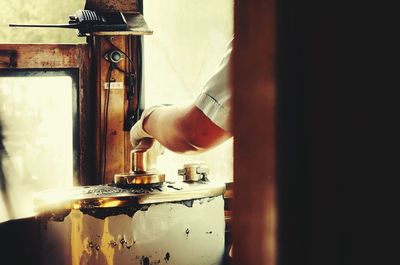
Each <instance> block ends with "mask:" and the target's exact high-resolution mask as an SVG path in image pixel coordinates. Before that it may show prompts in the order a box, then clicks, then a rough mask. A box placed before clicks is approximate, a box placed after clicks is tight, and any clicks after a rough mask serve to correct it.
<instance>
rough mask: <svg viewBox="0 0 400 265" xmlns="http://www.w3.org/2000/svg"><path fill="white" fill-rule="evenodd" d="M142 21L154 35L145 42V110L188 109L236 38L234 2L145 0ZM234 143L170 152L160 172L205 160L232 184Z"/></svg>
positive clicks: (162, 160) (170, 174)
mask: <svg viewBox="0 0 400 265" xmlns="http://www.w3.org/2000/svg"><path fill="white" fill-rule="evenodd" d="M143 3H144V16H145V19H146V22H147V24H148V25H149V28H150V29H151V30H153V31H154V34H153V35H151V36H145V37H144V45H145V47H144V67H145V69H144V79H145V80H144V83H145V97H146V107H149V106H152V105H156V104H179V105H181V104H182V105H183V104H190V103H192V102H193V101H194V100H195V98H196V97H197V95H198V94H199V93H200V91H201V90H202V87H203V85H204V83H205V82H206V81H207V79H208V78H209V77H210V76H211V75H212V74H213V72H214V71H215V70H216V69H217V67H218V64H219V63H220V61H221V59H222V57H223V55H224V54H225V49H226V46H227V44H228V43H229V41H230V40H231V39H232V37H233V0H191V1H187V0H171V1H159V0H145V1H143ZM232 143H233V141H232V140H229V141H227V142H225V143H224V144H222V145H221V146H219V147H217V148H215V149H213V150H211V151H208V152H206V153H204V154H201V155H196V156H182V155H177V154H173V153H171V152H168V151H167V152H166V153H165V154H164V155H163V156H161V157H160V159H159V164H158V167H159V169H160V170H163V171H165V172H166V173H167V176H168V178H170V179H171V178H173V177H176V176H177V169H178V168H179V167H181V166H182V164H183V163H186V162H191V161H203V162H205V163H206V164H207V165H209V167H210V174H211V178H217V179H220V180H224V181H231V180H232V174H233V173H232V161H233V159H232Z"/></svg>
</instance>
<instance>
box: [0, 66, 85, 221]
mask: <svg viewBox="0 0 400 265" xmlns="http://www.w3.org/2000/svg"><path fill="white" fill-rule="evenodd" d="M76 79H77V71H73V70H70V71H66V70H52V71H43V70H41V71H38V70H2V71H0V110H1V111H0V122H1V128H2V136H3V137H2V142H3V145H4V148H5V149H4V152H3V154H2V168H3V171H4V175H5V176H7V178H6V182H7V183H6V185H7V189H6V190H5V191H3V193H4V194H2V196H3V199H5V200H3V202H4V203H7V200H9V201H10V202H11V205H10V207H11V210H12V212H13V214H12V215H14V216H15V217H19V218H21V217H25V216H29V215H32V214H33V213H34V212H33V201H32V197H33V193H34V192H36V191H40V190H44V189H48V188H54V187H72V184H73V175H74V167H75V168H78V165H79V159H78V156H77V155H74V153H75V154H76V153H77V152H78V150H77V148H78V145H76V144H75V145H74V143H73V141H74V139H73V135H74V134H73V132H74V131H75V132H76V131H77V126H78V120H77V107H78V100H77V90H78V89H77V88H78V86H77V81H76ZM75 171H76V170H75ZM5 196H8V198H7V197H5ZM17 205H18V207H16V206H17ZM7 211H10V209H7V208H5V205H1V206H0V222H1V221H2V219H4V218H6V217H5V216H7V215H10V214H11V213H8V214H7Z"/></svg>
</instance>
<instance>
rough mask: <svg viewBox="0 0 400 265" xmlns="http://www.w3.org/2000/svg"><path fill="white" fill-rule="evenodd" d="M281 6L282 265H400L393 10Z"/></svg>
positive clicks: (290, 2) (290, 0)
mask: <svg viewBox="0 0 400 265" xmlns="http://www.w3.org/2000/svg"><path fill="white" fill-rule="evenodd" d="M277 4H278V9H277V13H278V19H277V21H278V43H277V47H278V54H277V55H278V59H277V61H278V116H277V122H278V132H277V135H278V148H277V150H278V169H277V171H278V173H277V174H278V178H277V179H278V188H279V196H278V197H279V200H278V205H279V209H280V210H279V240H280V242H279V249H280V252H279V264H284V265H289V264H305V265H313V264H324V265H329V264H332V265H333V264H349V265H350V264H363V263H371V264H374V263H375V264H389V263H393V262H394V261H395V260H397V262H398V260H399V258H398V257H397V256H396V254H395V253H396V251H395V249H394V246H395V244H390V243H389V239H394V240H396V239H395V238H396V237H395V236H394V233H393V230H394V229H395V225H393V224H394V221H393V220H395V219H394V218H393V216H394V214H395V212H394V211H393V209H395V208H398V207H396V205H394V203H395V201H398V200H395V199H394V197H395V194H396V193H398V192H397V190H396V188H395V187H397V185H394V183H393V182H394V181H395V179H396V178H397V177H395V176H400V174H399V169H398V166H397V165H398V164H399V162H398V159H399V156H398V155H397V153H398V144H397V142H398V140H397V139H398V137H399V131H398V129H397V128H396V127H397V125H396V123H398V120H399V115H398V114H399V108H398V106H399V103H398V97H397V93H396V92H397V91H396V90H397V89H398V88H399V87H400V86H399V82H398V78H397V76H399V73H397V70H398V69H399V67H398V66H397V64H398V61H397V57H396V56H395V53H397V52H396V50H397V48H396V46H395V45H394V35H393V32H395V31H396V29H395V26H394V25H395V24H394V23H393V20H394V18H395V17H396V15H395V14H392V12H391V10H394V7H390V6H386V5H383V4H378V3H375V4H374V5H371V6H368V5H367V4H366V3H355V2H354V1H347V2H343V3H341V2H340V1H339V2H338V1H329V2H326V1H294V0H283V1H277ZM395 69H397V70H395Z"/></svg>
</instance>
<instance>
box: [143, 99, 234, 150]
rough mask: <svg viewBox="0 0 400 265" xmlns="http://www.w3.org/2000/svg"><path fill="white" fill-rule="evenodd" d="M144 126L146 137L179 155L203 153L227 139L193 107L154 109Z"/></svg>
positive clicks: (224, 134) (222, 132) (224, 132)
mask: <svg viewBox="0 0 400 265" xmlns="http://www.w3.org/2000/svg"><path fill="white" fill-rule="evenodd" d="M143 124H144V126H143V128H144V130H145V131H146V132H147V133H148V134H150V135H152V136H153V137H154V138H155V139H157V141H159V142H160V143H161V144H162V145H163V146H165V147H166V148H168V149H170V150H171V151H174V152H178V153H198V152H202V151H205V150H208V149H209V148H211V147H213V146H215V145H217V144H219V143H221V142H223V141H225V140H226V139H227V138H229V137H230V135H229V134H228V133H227V132H226V131H224V130H223V129H221V128H219V127H218V126H216V125H215V124H214V123H213V122H212V121H211V120H209V119H208V117H206V116H205V115H204V114H203V113H202V112H201V111H200V110H199V109H198V108H197V107H195V106H194V105H190V106H187V107H177V106H163V107H160V108H157V109H156V110H154V111H153V112H152V113H151V115H150V116H149V117H148V118H147V119H145V121H144V123H143Z"/></svg>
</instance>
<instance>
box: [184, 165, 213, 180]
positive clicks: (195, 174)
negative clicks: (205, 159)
mask: <svg viewBox="0 0 400 265" xmlns="http://www.w3.org/2000/svg"><path fill="white" fill-rule="evenodd" d="M208 174H209V168H208V166H206V165H204V164H203V163H190V164H185V165H183V168H182V169H178V175H181V176H183V181H185V182H194V181H200V180H203V181H208V179H207V176H208Z"/></svg>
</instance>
